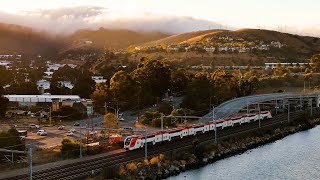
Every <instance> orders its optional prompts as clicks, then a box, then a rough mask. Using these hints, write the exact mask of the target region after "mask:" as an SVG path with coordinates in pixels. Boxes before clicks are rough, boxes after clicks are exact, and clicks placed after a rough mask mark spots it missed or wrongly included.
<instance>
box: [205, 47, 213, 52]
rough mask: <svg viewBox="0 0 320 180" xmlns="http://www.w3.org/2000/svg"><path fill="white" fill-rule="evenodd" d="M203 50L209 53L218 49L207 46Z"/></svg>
mask: <svg viewBox="0 0 320 180" xmlns="http://www.w3.org/2000/svg"><path fill="white" fill-rule="evenodd" d="M203 49H204V50H206V51H207V52H214V51H215V50H216V48H215V47H213V46H205V47H204V48H203Z"/></svg>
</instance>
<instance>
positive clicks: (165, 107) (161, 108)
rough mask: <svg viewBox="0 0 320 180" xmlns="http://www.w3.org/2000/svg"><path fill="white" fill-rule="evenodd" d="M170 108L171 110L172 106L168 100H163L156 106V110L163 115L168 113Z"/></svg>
mask: <svg viewBox="0 0 320 180" xmlns="http://www.w3.org/2000/svg"><path fill="white" fill-rule="evenodd" d="M172 110H173V107H172V106H171V104H170V103H168V102H163V103H161V104H160V105H159V107H158V111H159V112H161V113H163V114H165V115H169V114H170V113H171V111H172Z"/></svg>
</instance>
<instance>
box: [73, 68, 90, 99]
mask: <svg viewBox="0 0 320 180" xmlns="http://www.w3.org/2000/svg"><path fill="white" fill-rule="evenodd" d="M95 85H96V83H95V82H94V81H93V80H92V79H91V75H90V74H89V73H83V74H81V76H80V77H79V78H78V79H77V80H76V82H75V84H74V87H73V90H72V91H73V94H78V95H79V96H80V97H82V98H89V97H90V94H92V92H93V91H94V89H95Z"/></svg>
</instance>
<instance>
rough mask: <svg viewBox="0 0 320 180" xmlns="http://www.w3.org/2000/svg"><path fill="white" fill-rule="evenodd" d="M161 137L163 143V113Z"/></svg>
mask: <svg viewBox="0 0 320 180" xmlns="http://www.w3.org/2000/svg"><path fill="white" fill-rule="evenodd" d="M161 137H162V139H161V140H162V141H163V113H161Z"/></svg>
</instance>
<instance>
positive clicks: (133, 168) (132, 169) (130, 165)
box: [127, 162, 137, 172]
mask: <svg viewBox="0 0 320 180" xmlns="http://www.w3.org/2000/svg"><path fill="white" fill-rule="evenodd" d="M127 169H128V170H130V171H131V172H134V171H135V170H136V169H137V166H136V164H135V163H134V162H132V163H129V164H127Z"/></svg>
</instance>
